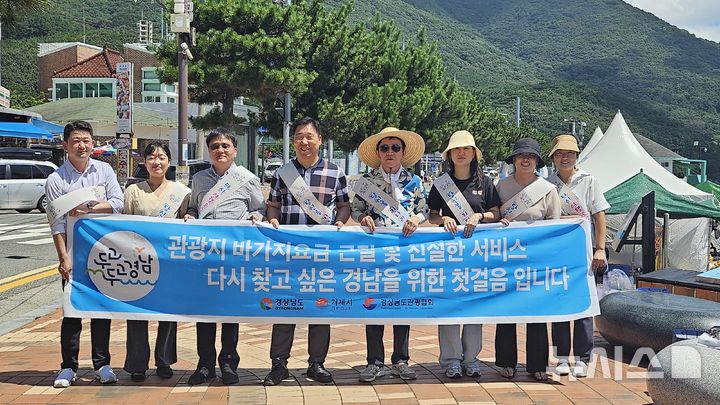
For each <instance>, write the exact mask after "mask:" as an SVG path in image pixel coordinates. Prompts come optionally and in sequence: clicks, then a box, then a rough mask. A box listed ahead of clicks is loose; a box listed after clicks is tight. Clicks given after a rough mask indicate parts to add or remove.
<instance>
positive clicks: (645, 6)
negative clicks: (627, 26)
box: [625, 0, 720, 42]
mask: <svg viewBox="0 0 720 405" xmlns="http://www.w3.org/2000/svg"><path fill="white" fill-rule="evenodd" d="M625 1H626V2H627V3H630V4H632V5H633V6H635V7H637V8H639V9H642V10H645V11H647V12H650V13H653V14H655V16H657V17H658V18H660V19H663V20H665V21H667V22H669V23H670V24H672V25H674V26H676V27H678V28H682V29H684V30H687V31H688V32H690V33H692V34H695V36H697V37H700V38H705V39H709V40H712V41H715V42H720V0H625Z"/></svg>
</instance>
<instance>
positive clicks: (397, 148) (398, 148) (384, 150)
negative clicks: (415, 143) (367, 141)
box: [378, 143, 402, 153]
mask: <svg viewBox="0 0 720 405" xmlns="http://www.w3.org/2000/svg"><path fill="white" fill-rule="evenodd" d="M391 149H392V151H393V152H395V153H398V152H400V151H401V150H402V146H400V145H398V144H396V143H394V144H392V145H387V144H382V145H380V147H379V148H378V150H379V151H380V152H382V153H388V151H389V150H391Z"/></svg>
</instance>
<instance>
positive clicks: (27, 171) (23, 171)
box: [10, 165, 32, 180]
mask: <svg viewBox="0 0 720 405" xmlns="http://www.w3.org/2000/svg"><path fill="white" fill-rule="evenodd" d="M10 178H11V179H13V180H29V179H32V166H30V165H12V166H10Z"/></svg>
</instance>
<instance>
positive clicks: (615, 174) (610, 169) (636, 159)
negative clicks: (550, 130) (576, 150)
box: [578, 111, 712, 201]
mask: <svg viewBox="0 0 720 405" xmlns="http://www.w3.org/2000/svg"><path fill="white" fill-rule="evenodd" d="M591 141H592V140H591ZM578 167H580V168H581V169H583V170H585V171H587V172H589V173H590V174H592V175H593V176H595V178H597V179H598V182H599V183H600V188H601V189H602V191H603V192H607V191H609V190H612V189H613V188H615V187H616V186H618V185H619V184H621V183H622V182H624V181H626V180H628V179H629V178H631V177H633V176H635V175H636V174H637V173H639V172H640V171H641V170H642V171H643V172H644V173H645V174H646V175H647V176H648V177H650V178H651V179H653V180H654V181H655V182H657V183H658V184H660V185H661V186H662V187H663V188H664V189H666V190H667V191H669V192H670V193H672V194H676V195H682V196H686V197H688V198H691V199H693V200H695V201H705V200H712V194H709V193H706V192H704V191H702V190H699V189H697V188H695V187H693V186H691V185H690V184H688V183H686V182H684V181H682V180H680V179H678V178H677V177H675V175H673V174H672V173H670V172H669V171H667V170H665V168H664V167H662V166H661V165H660V164H659V163H658V162H656V161H655V160H654V159H653V158H652V157H651V156H650V155H649V154H648V153H647V152H646V151H645V149H643V147H642V146H641V145H640V143H639V142H638V141H637V139H635V137H634V136H633V134H632V132H631V131H630V128H629V127H628V125H627V123H626V122H625V119H624V118H623V116H622V114H621V113H620V111H618V113H617V114H616V115H615V118H613V121H612V123H611V124H610V126H609V127H608V129H607V131H605V136H603V137H602V138H601V139H600V141H599V142H598V143H597V145H595V147H594V148H593V149H592V150H590V151H589V152H588V153H587V155H586V156H585V157H584V159H583V160H581V161H579V162H578Z"/></svg>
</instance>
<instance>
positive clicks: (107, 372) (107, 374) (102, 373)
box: [95, 366, 118, 384]
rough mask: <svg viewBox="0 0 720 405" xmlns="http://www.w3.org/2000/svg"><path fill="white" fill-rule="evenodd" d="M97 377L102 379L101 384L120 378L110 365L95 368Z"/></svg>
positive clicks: (114, 381) (113, 381) (110, 382)
mask: <svg viewBox="0 0 720 405" xmlns="http://www.w3.org/2000/svg"><path fill="white" fill-rule="evenodd" d="M95 378H97V379H99V380H100V384H112V383H116V382H117V380H118V378H117V376H116V375H115V372H114V371H113V369H112V367H110V366H102V367H100V369H99V370H95Z"/></svg>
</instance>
